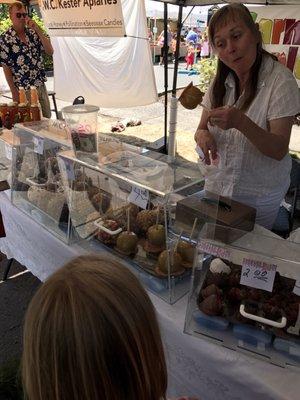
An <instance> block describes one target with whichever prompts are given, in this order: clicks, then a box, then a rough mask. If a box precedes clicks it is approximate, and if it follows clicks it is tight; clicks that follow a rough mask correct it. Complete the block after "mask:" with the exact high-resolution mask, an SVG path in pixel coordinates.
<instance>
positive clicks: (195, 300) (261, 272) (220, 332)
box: [185, 224, 300, 367]
mask: <svg viewBox="0 0 300 400" xmlns="http://www.w3.org/2000/svg"><path fill="white" fill-rule="evenodd" d="M274 236H275V235H274ZM299 331H300V248H299V244H296V243H293V242H289V241H285V240H283V239H281V238H279V237H270V236H264V235H261V234H255V233H254V232H252V233H251V232H245V231H240V230H236V229H232V228H228V227H224V226H220V225H214V224H206V225H205V227H204V228H203V230H202V232H201V234H200V239H199V242H198V245H197V257H195V260H194V268H193V276H192V286H191V291H190V295H189V302H188V307H187V313H186V320H185V332H186V333H188V334H191V335H194V336H200V337H202V338H205V339H209V340H211V341H214V342H215V343H217V344H220V345H223V346H225V347H228V348H232V349H234V350H239V351H243V352H247V353H251V354H252V355H256V356H257V357H262V358H263V359H265V360H267V361H269V362H271V363H274V364H277V365H280V366H288V365H293V366H297V367H300V339H299Z"/></svg>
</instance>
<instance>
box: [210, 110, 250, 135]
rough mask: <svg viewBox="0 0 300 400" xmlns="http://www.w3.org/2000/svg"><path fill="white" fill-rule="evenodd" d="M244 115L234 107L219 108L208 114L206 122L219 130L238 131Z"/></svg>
mask: <svg viewBox="0 0 300 400" xmlns="http://www.w3.org/2000/svg"><path fill="white" fill-rule="evenodd" d="M244 115H245V114H244V113H243V112H242V111H241V110H239V109H238V108H236V107H228V106H225V107H219V108H214V109H213V110H211V111H210V112H209V116H208V121H209V123H210V124H211V125H213V126H218V127H219V128H221V129H224V130H226V129H231V128H235V129H239V126H240V124H241V121H242V120H243V117H244Z"/></svg>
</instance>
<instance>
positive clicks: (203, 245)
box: [198, 240, 231, 260]
mask: <svg viewBox="0 0 300 400" xmlns="http://www.w3.org/2000/svg"><path fill="white" fill-rule="evenodd" d="M198 249H199V251H200V252H202V253H206V254H211V255H213V256H216V257H219V258H223V259H224V260H230V259H231V255H230V251H229V250H228V249H224V248H223V247H219V246H216V245H214V244H211V243H208V242H205V241H203V240H200V242H199V244H198Z"/></svg>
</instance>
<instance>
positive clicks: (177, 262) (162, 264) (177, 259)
mask: <svg viewBox="0 0 300 400" xmlns="http://www.w3.org/2000/svg"><path fill="white" fill-rule="evenodd" d="M168 258H169V259H170V273H171V274H174V273H175V274H176V273H180V272H183V270H182V258H181V255H180V254H178V253H177V252H174V253H172V254H169V257H168V250H164V251H163V252H161V253H160V255H159V257H158V269H159V271H160V272H162V273H163V274H165V275H167V274H168V272H169V271H168Z"/></svg>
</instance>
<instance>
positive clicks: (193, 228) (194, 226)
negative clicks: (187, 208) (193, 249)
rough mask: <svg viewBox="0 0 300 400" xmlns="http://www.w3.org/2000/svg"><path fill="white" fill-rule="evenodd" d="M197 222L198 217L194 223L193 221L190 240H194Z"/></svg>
mask: <svg viewBox="0 0 300 400" xmlns="http://www.w3.org/2000/svg"><path fill="white" fill-rule="evenodd" d="M197 222H198V218H195V219H194V223H193V227H192V230H191V234H190V242H191V241H192V237H193V234H194V230H195V228H196V225H197Z"/></svg>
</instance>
